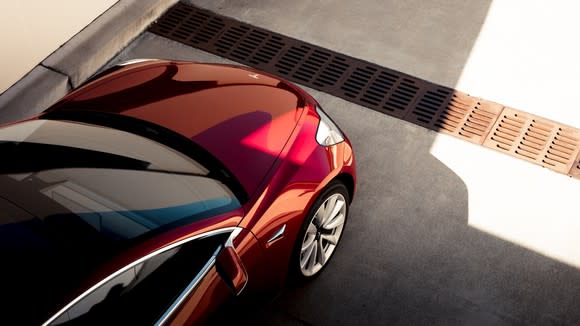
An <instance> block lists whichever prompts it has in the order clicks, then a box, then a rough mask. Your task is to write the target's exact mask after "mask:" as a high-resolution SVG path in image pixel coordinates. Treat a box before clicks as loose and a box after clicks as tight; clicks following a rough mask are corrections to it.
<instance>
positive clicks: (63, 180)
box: [0, 120, 240, 318]
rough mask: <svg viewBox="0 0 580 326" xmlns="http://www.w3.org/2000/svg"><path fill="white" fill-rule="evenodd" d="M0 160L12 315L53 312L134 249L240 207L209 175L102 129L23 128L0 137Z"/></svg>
mask: <svg viewBox="0 0 580 326" xmlns="http://www.w3.org/2000/svg"><path fill="white" fill-rule="evenodd" d="M0 151H1V153H2V160H1V161H0V255H1V256H2V259H3V266H4V267H3V268H2V272H0V279H1V281H0V283H2V284H1V286H2V288H3V292H4V295H5V297H7V298H11V299H10V302H11V304H10V307H9V308H10V309H12V308H14V309H18V307H31V306H32V307H35V309H39V310H43V308H46V309H47V313H50V312H54V310H53V309H50V308H48V307H54V306H57V305H58V304H59V300H62V297H63V296H64V294H65V293H68V290H70V289H72V288H74V287H75V286H79V284H81V283H82V280H83V279H84V278H85V277H86V276H87V275H89V274H90V273H91V272H93V271H94V270H95V269H96V268H97V267H98V266H99V265H100V264H101V263H102V262H104V261H106V260H108V259H110V258H111V257H112V256H114V255H116V254H118V253H119V252H122V251H124V250H126V249H127V247H128V246H130V245H131V244H132V243H133V242H135V241H141V240H142V239H144V238H145V237H148V236H151V235H153V234H158V233H159V232H163V231H165V230H167V229H171V228H175V227H177V226H181V225H184V224H187V223H192V222H195V221H198V220H201V219H206V218H209V217H212V216H215V215H218V214H221V213H224V212H227V211H232V210H234V209H237V208H239V207H240V202H239V201H238V200H237V198H236V197H235V196H234V194H233V193H232V192H231V191H230V189H229V188H228V187H227V186H226V185H224V184H223V183H222V182H221V181H219V180H217V179H215V178H213V177H212V170H211V169H209V168H207V167H205V166H204V165H202V164H200V163H199V162H197V161H195V160H193V159H192V158H191V157H189V156H185V155H184V154H182V153H180V152H178V151H176V150H174V149H172V148H170V147H168V146H165V145H163V144H160V143H157V142H155V141H153V140H151V139H148V138H145V137H141V136H139V135H135V134H132V133H128V132H125V131H120V130H116V129H112V128H108V127H103V126H98V125H91V124H86V123H78V122H70V121H57V120H35V121H28V122H24V123H20V124H15V125H11V126H7V127H4V128H1V129H0ZM27 289H28V291H27ZM30 290H33V291H34V295H33V296H32V297H33V298H31V293H30V292H31V291H30ZM60 304H62V302H60ZM10 309H9V310H10ZM22 317H23V318H24V317H25V316H22Z"/></svg>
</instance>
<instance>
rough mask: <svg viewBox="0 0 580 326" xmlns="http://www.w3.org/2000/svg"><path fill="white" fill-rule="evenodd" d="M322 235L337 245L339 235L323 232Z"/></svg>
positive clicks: (324, 238)
mask: <svg viewBox="0 0 580 326" xmlns="http://www.w3.org/2000/svg"><path fill="white" fill-rule="evenodd" d="M320 237H321V238H322V239H323V240H326V241H328V243H330V244H333V245H336V244H337V243H338V237H337V236H336V235H334V234H321V235H320Z"/></svg>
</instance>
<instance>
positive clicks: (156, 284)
mask: <svg viewBox="0 0 580 326" xmlns="http://www.w3.org/2000/svg"><path fill="white" fill-rule="evenodd" d="M228 236H229V232H226V233H222V234H218V235H213V236H210V237H206V238H200V239H196V240H192V241H189V242H186V243H184V244H182V245H180V246H178V247H175V248H171V249H169V250H165V251H163V252H160V253H158V254H156V255H154V256H152V257H150V258H149V259H147V260H145V261H142V262H140V263H138V264H136V265H134V266H132V267H130V268H128V269H127V270H125V271H123V272H122V273H120V274H118V275H117V276H115V277H114V278H112V279H110V280H109V281H107V282H105V283H103V284H102V285H100V286H99V287H98V288H96V289H95V290H94V291H92V292H90V293H89V294H88V295H86V296H84V297H83V298H82V299H81V300H80V301H78V302H77V303H75V304H74V305H72V306H71V307H70V308H69V309H68V310H66V311H65V312H64V313H62V314H61V315H60V316H58V318H56V319H55V320H53V321H52V322H51V323H50V324H49V325H63V326H64V325H87V324H91V325H96V324H98V325H111V324H114V325H117V324H126V325H151V324H154V323H155V322H156V321H158V320H159V318H160V317H161V316H162V315H163V313H165V311H166V310H167V309H169V307H170V306H171V305H172V303H173V302H174V301H175V300H176V299H177V298H178V297H179V295H180V294H181V293H182V292H183V290H184V289H185V288H186V287H187V286H188V285H190V283H191V282H192V281H193V280H194V279H196V277H198V276H200V274H202V272H203V269H204V266H206V264H207V263H208V262H209V261H210V260H211V259H212V257H213V256H214V255H215V254H216V253H217V252H218V251H219V250H220V248H221V247H222V246H223V244H224V243H225V241H226V240H227V237H228Z"/></svg>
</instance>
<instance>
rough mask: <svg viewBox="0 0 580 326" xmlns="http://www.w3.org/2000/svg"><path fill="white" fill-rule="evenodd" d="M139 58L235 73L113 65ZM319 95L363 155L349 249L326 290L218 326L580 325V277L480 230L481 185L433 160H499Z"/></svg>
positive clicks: (142, 43) (324, 278)
mask: <svg viewBox="0 0 580 326" xmlns="http://www.w3.org/2000/svg"><path fill="white" fill-rule="evenodd" d="M139 57H157V58H174V59H185V60H194V61H203V62H222V63H223V62H226V63H231V61H228V60H224V59H222V58H219V57H216V56H214V55H211V54H208V53H205V52H202V51H199V50H196V49H193V48H191V47H187V46H184V45H182V44H180V43H177V42H173V41H171V40H168V39H165V38H162V37H159V36H157V35H154V34H150V33H145V34H144V35H142V36H140V37H139V38H138V39H136V40H135V41H134V42H133V43H132V44H131V45H130V46H128V47H127V48H126V49H125V50H124V51H123V52H121V53H120V54H119V55H118V56H117V57H116V58H115V59H114V60H113V61H112V62H111V63H110V64H114V63H116V62H120V61H124V60H128V59H132V58H139ZM309 91H310V92H311V93H312V94H313V95H314V96H315V97H316V98H317V99H318V100H319V101H320V103H321V104H322V105H323V106H324V108H325V109H326V110H327V111H328V112H329V113H330V114H331V115H332V117H333V118H335V119H336V121H337V122H338V123H339V124H340V125H341V127H342V128H343V129H344V130H345V132H346V133H347V134H348V135H349V137H350V138H351V140H352V142H353V145H354V148H355V150H356V154H357V159H358V167H359V183H358V190H359V191H358V193H357V195H356V198H355V201H354V204H353V206H352V210H351V219H350V221H349V222H348V226H347V231H346V233H345V235H344V238H343V242H342V243H341V246H340V248H339V250H338V251H337V254H336V257H334V259H333V261H331V262H330V265H329V266H328V269H327V270H326V271H325V272H324V273H323V274H322V275H321V276H320V277H319V278H317V279H316V280H315V281H314V282H311V283H309V284H307V285H305V286H301V287H291V288H288V289H286V291H285V292H284V293H283V294H282V295H281V296H280V297H278V298H277V299H276V300H274V301H272V302H270V303H268V304H265V305H252V306H250V309H247V307H246V306H242V307H238V306H233V307H228V309H230V310H228V311H227V313H226V312H224V313H222V314H220V315H219V316H220V317H219V318H218V319H217V320H215V321H214V322H215V323H216V324H221V323H224V322H230V323H231V322H236V323H241V324H249V325H253V324H264V325H270V324H283V325H303V324H307V325H308V324H312V325H327V324H344V325H352V324H369V325H385V324H398V325H409V324H476V325H478V324H479V325H489V324H500V325H503V324H505V325H514V324H546V323H555V324H574V323H579V322H580V313H578V312H577V309H576V304H575V302H578V300H580V282H579V281H578V280H579V279H580V270H578V269H577V268H575V267H572V266H570V265H568V264H565V263H562V262H560V261H558V260H556V259H554V258H551V257H548V256H546V255H543V254H539V253H537V252H536V251H534V250H529V249H526V248H524V247H522V246H521V245H519V244H516V243H514V242H512V241H505V240H503V239H502V238H501V237H498V236H497V235H494V234H490V233H488V232H482V231H481V230H480V229H479V228H476V227H473V226H472V225H471V223H470V221H471V220H472V217H471V214H472V210H471V207H470V205H471V201H470V197H472V196H473V195H472V192H471V190H470V189H469V184H468V183H466V182H465V180H464V179H463V175H460V174H458V173H457V172H455V170H454V169H452V168H450V166H449V165H447V164H445V162H444V161H442V160H441V159H440V158H438V157H436V156H434V155H433V154H432V152H433V149H432V148H433V144H434V143H436V144H437V143H438V142H440V140H438V138H440V137H444V139H446V140H447V141H448V142H457V144H454V145H453V146H467V147H469V148H473V153H470V155H471V154H472V155H473V156H470V157H471V158H472V159H477V158H479V157H481V156H482V152H486V154H490V153H491V151H487V150H484V149H482V148H481V147H477V146H473V145H471V144H469V143H466V142H462V141H460V140H457V139H455V138H451V137H447V136H441V135H438V134H437V133H434V132H432V131H428V130H426V129H423V128H421V127H418V126H416V125H412V124H408V123H405V122H402V121H400V120H397V119H394V118H391V117H388V116H385V115H383V114H380V113H377V112H374V111H371V110H368V109H365V108H363V107H360V106H358V105H355V104H352V103H349V102H346V101H343V100H341V99H338V98H336V97H333V96H330V95H327V94H324V93H321V92H318V91H315V90H309ZM487 152H490V153H487ZM437 154H438V155H439V153H437ZM493 154H496V155H499V154H497V153H493ZM483 156H485V155H483ZM501 158H505V159H506V160H509V161H511V162H519V161H517V160H514V159H513V158H510V157H507V156H503V155H499V156H498V158H496V159H501ZM521 164H524V165H527V166H530V167H532V168H535V167H534V166H532V165H530V164H527V163H525V162H521ZM452 167H455V166H452ZM480 169H481V170H484V169H485V167H483V166H480ZM538 172H539V173H540V174H542V172H546V175H548V176H552V175H555V174H554V173H552V172H549V171H543V170H541V169H538V171H535V172H534V173H538ZM481 173H486V172H485V171H484V172H481ZM490 174H491V173H490ZM486 176H487V175H486ZM487 177H489V176H487ZM558 177H560V176H558ZM566 180H567V181H568V179H566ZM572 182H574V181H572ZM510 186H511V185H510ZM516 186H517V185H516ZM490 189H493V188H490ZM476 202H477V198H476ZM494 204H495V202H494V203H493V204H490V206H491V207H493V206H494ZM546 207H547V206H546ZM512 216H513V214H508V216H507V219H508V220H509V219H511V218H513V217H512ZM231 309H234V312H232V311H231Z"/></svg>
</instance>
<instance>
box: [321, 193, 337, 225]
mask: <svg viewBox="0 0 580 326" xmlns="http://www.w3.org/2000/svg"><path fill="white" fill-rule="evenodd" d="M336 200H337V197H336V196H332V197H330V198H328V200H327V201H326V204H325V206H324V219H323V220H322V224H320V225H324V224H325V223H327V222H328V220H329V219H330V218H331V217H332V211H333V210H334V207H335V206H336Z"/></svg>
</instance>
